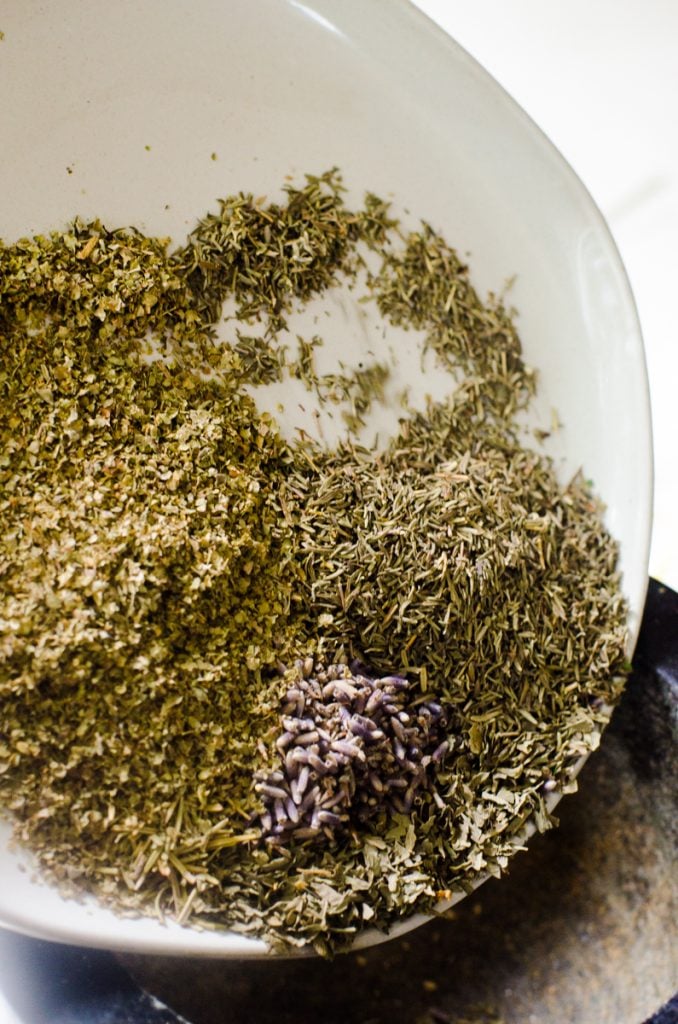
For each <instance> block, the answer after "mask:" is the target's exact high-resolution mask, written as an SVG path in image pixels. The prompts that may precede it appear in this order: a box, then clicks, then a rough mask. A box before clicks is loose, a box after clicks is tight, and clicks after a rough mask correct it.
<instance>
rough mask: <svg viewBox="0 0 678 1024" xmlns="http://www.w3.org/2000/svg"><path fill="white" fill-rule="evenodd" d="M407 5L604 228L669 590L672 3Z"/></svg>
mask: <svg viewBox="0 0 678 1024" xmlns="http://www.w3.org/2000/svg"><path fill="white" fill-rule="evenodd" d="M415 3H416V4H417V6H418V7H419V8H421V10H422V11H424V12H425V13H426V14H428V15H429V16H430V17H431V18H433V19H434V20H435V21H437V22H438V23H439V24H440V25H441V26H442V27H443V28H444V29H445V30H446V31H447V32H449V34H450V35H451V36H453V37H454V38H455V39H456V40H457V42H459V43H460V44H461V45H462V46H463V47H464V48H465V49H466V50H468V51H469V53H471V54H472V55H473V56H474V57H475V58H476V59H477V60H478V61H479V62H480V63H481V64H482V65H483V66H484V67H485V68H486V69H487V70H488V71H489V72H490V73H491V74H492V75H493V76H494V77H495V78H496V79H497V80H498V81H499V82H500V83H501V85H503V86H504V88H505V89H506V90H507V91H508V92H509V93H510V94H511V95H512V96H513V98H514V99H516V100H517V101H518V103H520V105H521V106H522V107H523V108H524V109H525V110H526V111H527V113H528V114H530V116H531V117H532V118H533V120H534V121H536V123H537V124H538V125H539V127H540V128H541V129H542V130H543V131H544V132H546V134H547V135H548V136H549V137H550V139H551V141H552V142H554V143H555V145H556V146H557V147H558V148H559V149H560V151H561V152H562V153H563V155H564V156H565V157H566V159H567V160H568V161H569V162H570V164H571V165H572V166H573V168H574V169H575V171H576V172H577V173H578V175H579V176H580V178H581V179H582V181H583V182H584V184H585V185H586V186H587V188H588V189H589V191H590V192H591V194H592V196H593V198H594V199H595V201H596V203H597V204H598V206H599V207H600V208H601V210H602V212H603V214H604V215H605V217H606V219H607V221H608V224H609V226H610V228H611V230H612V233H613V235H614V237H615V240H616V242H617V245H618V247H619V250H620V252H621V255H622V259H623V260H624V263H625V266H626V270H627V273H628V275H629V278H630V281H631V287H632V289H633V292H634V296H635V300H636V304H637V307H638V313H639V316H640V322H641V326H642V329H643V336H644V340H645V349H646V356H647V363H648V373H649V378H650V396H651V402H652V418H653V429H654V447H655V511H654V529H653V541H652V551H651V556H650V573H651V575H652V576H654V577H655V578H657V579H659V580H661V581H662V582H663V583H666V584H668V585H669V586H672V587H673V588H674V589H678V530H676V525H675V524H676V519H677V518H678V517H677V515H676V509H677V508H678V456H676V437H677V435H678V430H677V429H676V427H677V424H678V0H415ZM619 458H620V459H623V458H624V452H623V451H620V452H619Z"/></svg>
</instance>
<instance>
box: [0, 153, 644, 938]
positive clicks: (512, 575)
mask: <svg viewBox="0 0 678 1024" xmlns="http://www.w3.org/2000/svg"><path fill="white" fill-rule="evenodd" d="M285 194H286V201H285V203H282V204H281V203H270V204H267V203H266V202H265V201H264V200H255V199H254V198H253V197H252V196H247V195H240V196H235V197H230V198H228V199H225V200H223V201H222V202H221V204H220V210H219V213H218V214H216V215H213V214H210V215H208V216H207V217H205V218H204V219H203V220H202V221H201V222H200V223H199V225H198V226H197V228H196V229H195V231H194V232H192V234H191V235H190V236H189V239H188V242H187V244H186V245H185V246H184V247H183V248H181V249H179V250H177V251H170V249H169V243H168V241H167V240H161V239H153V238H147V237H145V236H143V235H142V234H140V233H139V232H136V231H132V230H119V231H109V230H107V229H106V228H105V227H104V226H103V225H102V224H101V223H99V222H94V223H92V224H84V223H81V222H79V221H76V222H75V223H74V224H73V225H72V226H71V228H69V230H68V231H66V232H65V233H54V234H52V235H50V236H48V237H42V236H40V237H36V238H34V239H24V240H21V241H19V242H17V243H15V244H13V245H5V246H2V245H0V345H1V349H0V352H1V356H0V436H1V437H2V452H1V453H0V510H1V513H2V521H3V526H4V529H3V531H2V536H1V537H0V580H1V586H2V591H1V595H0V799H1V800H2V803H3V806H4V807H5V809H6V811H7V812H8V813H10V814H11V815H12V817H13V819H14V822H15V831H16V835H17V836H18V838H19V839H20V840H21V841H23V842H24V843H25V844H26V845H27V846H28V847H29V848H30V849H31V850H33V851H34V853H35V854H36V855H37V857H38V860H39V862H40V864H41V866H42V869H43V871H45V872H46V874H47V875H48V876H49V877H50V878H52V879H53V880H55V881H56V882H58V884H60V885H61V886H62V887H64V888H65V889H67V890H69V891H72V892H77V893H81V892H83V891H91V892H93V893H95V894H96V895H97V897H98V898H99V899H101V900H103V901H105V902H107V903H109V904H110V905H111V906H113V907H115V908H117V909H119V910H121V911H124V912H137V913H138V912H141V913H156V914H159V915H170V916H173V917H175V918H177V919H178V920H179V921H180V922H187V921H190V922H191V923H193V924H196V925H200V926H204V927H219V928H223V927H229V928H234V929H236V930H240V931H242V932H245V933H247V934H254V935H263V936H265V937H266V938H267V939H268V940H269V941H270V942H272V943H273V944H278V943H281V944H283V945H287V946H289V945H290V944H292V945H305V944H312V945H313V947H314V948H315V949H316V950H317V951H318V952H320V953H329V952H331V951H333V950H335V949H340V948H342V947H343V946H346V945H347V944H349V943H350V942H351V941H352V940H353V938H354V936H355V935H356V933H357V932H359V931H360V930H361V929H362V928H364V927H366V926H368V925H369V926H376V927H378V928H382V929H387V928H388V927H389V925H390V924H391V923H393V922H394V921H396V920H397V919H398V918H399V917H401V916H402V915H403V914H408V913H410V912H412V911H414V910H430V909H432V908H433V907H434V905H435V903H436V901H438V900H439V899H441V898H443V897H445V896H447V895H449V894H451V893H452V892H456V891H459V890H460V889H466V888H468V887H469V886H471V885H472V884H474V883H475V882H476V881H477V880H478V879H479V878H480V877H483V876H485V875H487V874H494V875H497V874H499V873H501V871H502V870H503V869H504V868H505V867H506V864H507V862H508V860H509V858H510V856H511V855H512V854H513V853H515V851H516V850H517V849H520V848H521V847H522V845H523V842H524V834H523V829H524V825H525V823H526V822H527V821H528V820H532V821H534V822H535V823H536V825H537V827H538V828H547V827H548V826H549V824H550V817H549V814H548V810H547V807H546V803H545V800H546V798H547V796H548V793H549V792H551V791H552V790H553V789H555V788H558V787H559V788H561V789H565V790H566V789H568V788H572V786H573V783H572V781H571V772H572V769H573V767H574V766H575V764H576V763H577V761H578V759H579V758H580V757H581V755H582V754H584V753H586V752H587V751H588V750H591V749H593V748H594V747H595V745H596V743H597V741H598V737H599V734H600V730H601V729H602V727H603V726H604V724H605V722H606V720H607V716H608V712H609V705H610V704H611V703H613V702H614V700H615V699H616V697H617V696H618V694H619V691H620V687H621V685H622V682H623V675H624V642H625V617H626V609H625V606H624V602H623V599H622V597H621V596H620V591H619V584H618V579H617V575H616V570H615V563H616V547H615V544H614V542H613V541H612V540H611V538H610V537H609V535H608V534H607V532H606V531H605V529H604V527H603V526H602V524H601V518H600V509H599V508H598V506H597V504H596V501H595V499H594V498H593V496H592V494H591V492H590V489H589V488H588V487H587V485H586V484H585V483H584V482H583V481H582V480H581V479H580V478H575V479H574V480H573V481H571V482H570V484H569V485H568V486H567V487H562V486H560V485H559V483H558V481H557V479H556V476H555V473H554V471H553V467H552V466H551V464H550V462H549V460H548V459H547V458H545V457H544V456H543V455H541V454H539V453H537V452H535V451H531V450H529V449H526V448H525V447H524V446H523V444H522V443H521V441H520V437H519V432H518V428H517V426H516V421H515V416H514V414H515V413H516V411H518V410H519V409H522V408H524V407H525V406H526V405H527V404H528V403H529V399H530V396H531V394H532V392H533V390H534V378H533V375H532V373H531V372H530V371H529V370H528V369H527V368H526V367H525V366H524V364H523V361H522V357H521V350H520V342H519V339H518V335H517V333H516V330H515V326H514V323H513V319H512V316H511V314H510V312H509V311H508V310H507V309H506V308H505V306H504V305H503V303H502V301H501V300H499V299H496V298H493V297H492V296H490V298H489V299H488V300H486V301H482V300H481V299H480V297H479V296H478V294H477V293H476V292H475V290H474V289H473V287H472V285H471V283H470V279H469V272H468V268H467V267H466V266H465V265H464V264H463V263H462V262H461V261H460V260H459V258H458V256H457V255H456V253H455V252H454V250H452V249H451V248H450V247H449V246H448V244H447V243H446V242H445V240H444V239H443V238H442V237H441V236H440V235H439V234H437V233H436V232H435V231H434V230H433V229H432V228H431V227H430V226H428V225H426V224H424V225H422V226H421V229H420V230H419V231H415V232H410V233H409V234H402V233H401V231H400V228H399V226H398V223H397V221H396V220H395V218H394V217H393V216H392V215H391V212H390V209H389V206H388V204H386V203H384V202H383V201H382V200H380V199H379V198H378V197H376V196H374V195H372V194H370V193H368V194H367V196H366V197H365V202H364V207H363V208H362V209H361V210H358V211H357V212H353V211H350V210H349V209H348V208H347V207H346V206H345V203H344V199H343V188H342V184H341V179H340V177H339V175H338V174H337V172H336V171H331V172H328V173H327V174H324V175H322V176H320V177H308V178H307V180H306V183H305V184H304V185H303V186H301V187H293V186H291V185H288V186H286V188H285ZM342 282H343V283H348V284H349V285H350V287H351V288H353V289H354V290H355V292H356V294H357V295H358V297H359V298H360V299H361V301H366V302H368V303H370V302H372V303H375V304H376V307H375V308H376V309H377V310H378V311H379V313H380V315H381V316H382V317H383V318H384V321H385V323H387V324H388V323H392V324H396V325H401V326H405V327H408V328H414V329H417V330H420V331H421V332H422V339H423V340H422V344H421V348H422V356H423V355H424V354H425V352H427V351H430V352H433V353H434V354H435V358H436V360H437V362H438V364H439V366H440V370H441V372H447V373H449V375H450V397H449V398H448V399H446V400H445V401H442V402H438V403H434V402H430V403H429V405H428V407H427V408H426V409H425V410H423V411H418V412H416V411H410V410H408V411H407V414H406V415H405V413H404V414H403V418H402V419H401V422H400V428H399V430H398V431H397V432H396V433H395V435H394V436H393V437H391V438H390V440H388V441H387V442H386V443H384V444H381V445H380V446H379V447H375V446H369V445H366V444H365V443H364V442H359V440H358V436H357V432H358V431H359V430H360V429H361V428H363V427H364V425H365V423H366V422H367V417H368V415H369V413H370V411H371V410H372V409H373V408H374V407H375V406H378V405H379V404H381V403H384V402H385V401H386V398H385V395H386V390H385V389H386V385H387V384H388V381H389V377H390V368H389V366H388V365H387V364H385V363H381V362H378V361H375V360H372V361H370V362H366V363H365V364H364V365H361V366H359V367H356V368H351V367H346V366H344V365H343V364H341V362H340V361H338V369H337V371H336V372H333V373H319V372H318V370H317V367H316V355H317V353H318V351H319V350H320V349H321V348H322V346H323V339H322V334H321V333H318V334H316V335H314V337H312V338H311V339H308V338H302V337H298V338H297V341H296V346H295V345H294V343H290V336H289V331H287V330H286V326H287V319H288V317H289V316H290V314H291V313H293V312H294V311H295V310H296V309H297V308H298V306H299V305H300V304H302V305H303V303H304V302H306V301H307V300H309V299H310V298H312V297H313V296H315V295H318V294H321V293H322V292H323V291H324V290H325V289H327V288H328V287H330V286H335V285H337V284H340V283H342ZM226 299H233V300H234V301H235V306H236V319H235V322H233V321H232V320H229V321H227V326H226V330H227V331H230V335H229V338H230V343H228V344H224V343H221V342H219V341H218V340H217V338H216V329H215V325H216V322H217V320H218V319H219V318H220V317H221V315H222V307H223V303H224V301H225V300H226ZM256 321H260V323H259V324H258V325H257V329H256V330H254V325H255V322H256ZM287 379H290V380H292V379H296V380H297V381H300V382H301V383H302V384H303V386H304V387H305V388H306V389H307V390H308V391H309V393H310V394H311V395H312V396H313V400H314V401H316V402H317V403H319V404H321V405H325V406H327V405H328V404H329V406H336V407H337V408H338V409H340V410H341V413H342V417H343V421H344V423H345V425H346V427H347V433H346V436H345V437H344V438H343V439H342V440H341V441H340V442H339V443H337V444H336V445H334V446H333V447H328V446H327V445H324V444H321V443H319V442H315V441H312V440H311V439H310V438H309V437H308V436H306V435H305V434H303V433H302V435H301V437H299V438H297V439H296V440H294V441H288V440H285V439H284V438H283V437H282V436H281V434H280V433H279V431H278V427H277V424H276V422H275V420H274V419H273V417H272V416H270V415H268V414H267V413H265V412H263V411H261V410H260V409H259V408H258V406H257V403H256V400H255V398H256V390H255V389H256V387H258V386H259V385H266V384H270V383H271V382H278V383H280V382H284V381H285V380H287ZM252 394H254V395H255V398H252V397H251V396H252ZM361 436H362V435H361Z"/></svg>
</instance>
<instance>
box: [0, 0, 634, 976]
mask: <svg viewBox="0 0 678 1024" xmlns="http://www.w3.org/2000/svg"><path fill="white" fill-rule="evenodd" d="M1 27H2V29H3V31H4V34H5V37H4V41H3V43H2V54H1V56H2V61H1V62H0V90H1V92H2V95H3V96H4V97H5V103H4V104H3V105H2V110H0V134H1V136H2V139H3V149H4V153H5V159H4V160H3V161H2V162H0V194H1V195H2V196H3V197H4V203H3V204H2V208H0V236H1V237H2V238H3V239H4V240H5V241H6V242H9V241H12V240H14V239H15V238H17V237H19V236H22V235H26V234H33V233H38V232H44V231H48V230H49V229H51V228H54V227H59V226H62V225H64V224H65V223H66V222H67V221H69V220H70V219H72V217H73V216H74V215H75V214H78V215H80V216H81V217H83V218H93V217H96V216H98V217H101V218H102V219H103V220H104V222H105V223H106V225H107V226H109V227H117V226H122V225H130V224H134V225H136V226H138V227H139V228H142V229H143V230H144V231H146V232H148V233H153V234H158V235H163V236H164V235H170V236H172V238H173V239H174V240H175V241H176V242H177V243H181V242H182V241H183V239H184V237H185V235H186V233H187V231H188V230H190V228H191V227H192V226H193V225H194V224H195V222H196V220H197V218H198V217H199V216H201V215H202V214H203V213H205V212H206V211H207V210H209V209H214V207H215V200H216V199H217V197H219V196H223V195H227V194H231V193H233V192H237V191H240V190H243V191H247V192H253V193H254V194H255V195H259V194H263V195H267V196H269V197H273V196H274V195H275V194H276V193H277V191H278V190H279V188H280V185H281V184H282V183H283V181H284V179H285V177H286V176H287V175H290V176H292V177H293V178H295V179H297V180H300V179H301V178H302V176H303V174H304V173H305V172H311V173H321V172H323V171H324V170H327V169H329V168H330V167H333V166H336V167H338V168H340V170H341V171H342V173H343V176H344V180H345V183H346V185H347V186H348V189H349V201H351V200H355V201H356V202H359V201H360V199H361V197H362V193H363V191H364V190H366V189H369V190H371V191H374V192H377V193H380V194H382V195H384V196H386V197H393V199H394V202H395V204H396V208H397V209H398V210H399V211H402V210H409V211H410V212H411V215H412V217H413V218H414V219H416V220H418V219H420V218H421V219H424V220H427V221H429V222H430V223H431V224H432V225H434V226H435V227H436V228H439V229H440V230H441V231H442V232H443V233H444V235H445V236H446V238H447V239H448V240H449V241H450V242H451V244H453V245H455V246H456V247H457V248H458V249H459V251H460V252H462V253H468V254H469V260H470V265H471V270H472V276H473V280H474V282H475V284H476V286H477V288H478V289H479V291H480V292H481V293H485V292H487V291H488V290H494V291H499V290H501V289H502V287H503V286H504V284H505V283H506V281H507V280H508V279H509V278H511V277H513V276H514V275H515V278H516V279H515V284H514V285H513V288H512V291H511V293H510V295H511V301H512V303H513V304H514V305H515V306H516V307H517V309H518V311H519V319H518V324H519V329H520V333H521V337H522V340H523V345H524V351H525V356H526V360H527V362H528V363H529V364H531V365H532V366H534V367H536V368H537V369H538V372H539V396H538V400H537V401H536V403H535V405H534V408H533V410H532V413H531V416H532V417H533V420H534V422H535V423H539V424H540V425H542V426H546V427H548V425H549V423H550V422H551V410H552V409H555V410H557V413H558V417H559V419H560V421H561V422H562V424H563V426H562V428H561V429H560V430H558V431H557V432H556V433H555V434H554V435H553V437H552V438H551V439H550V441H549V442H548V444H549V449H548V450H549V451H550V453H551V454H552V455H553V456H554V458H555V459H556V460H557V463H558V466H559V469H560V472H561V473H562V475H563V478H565V477H567V476H568V475H570V474H572V473H573V472H575V471H576V470H577V469H579V468H580V467H582V468H583V470H584V472H585V474H586V476H587V477H590V478H591V479H592V480H593V481H594V484H595V488H596V490H597V492H598V493H599V494H600V496H601V497H602V498H603V500H604V502H605V504H606V506H607V513H606V518H607V523H608V526H609V528H610V530H611V531H612V533H613V534H614V536H615V537H616V538H617V539H618V540H619V542H620V545H621V568H622V571H623V581H624V582H623V585H624V591H625V593H626V596H627V598H628V601H629V604H630V608H631V623H630V630H631V635H632V638H633V637H635V634H636V632H637V628H638V624H639V621H640V613H641V610H642V605H643V602H644V596H645V588H646V581H647V563H648V546H649V531H650V506H651V442H650V426H649V410H648V399H647V384H646V375H645V365H644V357H643V350H642V342H641V338H640V332H639V327H638V323H637V319H636V315H635V310H634V306H633V301H632V298H631V295H630V292H629V288H628V284H627V281H626V277H625V274H624V271H623V268H622V266H621V263H620V260H619V257H618V254H617V252H616V249H615V247H614V244H613V242H612V240H611V238H610V235H609V233H608V231H607V229H606V227H605V225H604V223H603V220H602V218H601V216H600V215H599V213H598V212H597V210H596V208H595V206H594V204H593V202H592V201H591V199H590V197H589V196H588V194H587V193H586V191H585V189H584V188H583V187H582V185H581V183H580V182H579V181H578V180H577V178H576V177H575V175H574V174H573V172H572V171H571V170H570V169H569V167H568V166H567V165H566V164H565V162H564V161H563V159H562V158H561V156H560V155H559V154H558V153H557V151H556V150H555V149H554V148H553V147H552V146H551V145H550V143H549V142H548V140H547V139H546V138H545V137H544V136H543V135H542V134H541V133H540V131H539V130H538V129H537V128H536V127H535V126H534V125H533V124H532V122H531V121H530V120H529V119H528V118H527V116H526V115H525V114H524V113H523V112H522V111H521V110H520V109H519V108H518V107H517V106H516V105H515V104H514V103H513V102H512V101H511V100H510V99H509V97H507V96H506V94H505V93H504V92H503V91H502V90H501V89H500V88H499V87H498V86H497V85H496V83H494V82H493V80H492V79H491V78H490V77H489V76H488V75H487V74H486V73H485V72H484V71H483V70H482V69H481V68H480V67H479V66H478V65H477V64H476V63H475V62H474V61H473V60H472V59H471V58H470V57H469V56H468V55H467V54H466V53H464V52H463V51H462V50H461V49H460V48H459V47H458V46H456V45H455V44H454V43H453V42H452V41H451V40H449V39H448V38H447V37H445V36H444V35H443V34H442V33H441V32H440V31H439V30H438V29H436V28H435V27H434V26H433V24H432V23H430V22H429V21H427V19H426V18H424V17H423V16H422V15H421V14H420V13H419V12H418V11H417V10H416V9H415V8H414V7H413V6H411V5H410V4H408V3H407V2H406V0H395V2H394V0H372V2H371V3H370V4H364V3H362V2H360V0H344V2H342V3H341V4H337V3H335V2H333V0H309V2H308V3H301V2H298V0H258V2H257V3H256V4H253V3H251V2H250V0H229V2H228V3H224V2H223V0H192V2H190V3H189V2H188V0H170V2H168V0H146V2H145V3H144V4H136V3H134V2H133V0H120V2H118V3H116V4H103V3H98V4H92V3H91V2H89V0H71V3H70V4H69V6H68V12H67V14H66V15H64V11H63V9H62V8H59V7H58V5H47V6H45V5H43V4H42V3H40V2H38V0H7V2H6V3H5V5H4V7H3V22H2V26H1ZM213 154H214V157H213ZM335 312H336V316H335V317H334V318H333V326H332V332H333V335H332V337H333V338H334V340H335V341H336V344H337V345H338V346H347V350H348V349H350V348H351V347H352V351H353V352H355V353H356V354H357V353H359V352H360V351H361V348H364V346H365V344H368V343H369V344H375V342H374V334H370V333H369V331H370V325H369V323H367V324H365V323H364V322H363V321H362V320H361V319H360V317H358V316H357V315H356V312H355V310H354V309H347V307H346V304H345V300H343V299H342V300H341V303H340V305H339V307H337V310H335ZM341 350H342V351H343V349H341ZM407 353H408V350H407V346H405V350H404V355H403V356H402V358H401V360H400V363H399V372H400V374H401V376H402V378H403V379H404V380H408V379H410V378H412V379H413V380H414V379H415V378H416V386H417V387H418V388H419V394H420V395H423V394H424V393H425V392H427V391H435V389H436V386H437V382H436V379H435V377H433V378H426V379H424V378H421V375H420V374H419V371H418V369H416V366H415V362H414V360H415V357H414V355H413V352H410V353H409V355H408V354H407ZM8 834H9V832H8V828H7V826H6V825H4V824H3V825H0V877H1V878H2V880H3V882H2V889H1V890H0V923H2V924H4V925H6V926H8V927H13V928H17V929H20V930H24V931H27V932H31V933H34V934H38V935H42V936H45V937H51V938H56V939H62V940H64V941H70V942H75V943H82V944H91V945H102V946H108V947H112V948H125V949H136V950H140V951H141V950H143V951H158V952H166V953H174V952H176V953H190V954H193V955H201V954H204V955H216V956H230V955H234V956H243V955H248V956H251V955H266V949H265V947H264V945H263V944H262V943H259V942H255V941H253V940H247V939H243V938H242V937H239V936H237V935H235V934H231V933H224V932H214V933H210V932H199V931H195V930H190V929H182V928H179V927H176V926H166V927H165V926H161V925H160V924H158V923H157V922H156V921H154V920H146V919H143V920H131V919H129V920H128V919H124V920H121V919H119V918H117V917H115V916H114V915H112V914H111V913H110V912H108V911H106V910H104V909H102V908H101V907H97V906H95V905H90V904H87V903H83V904H79V903H74V902H71V901H65V900H63V899H62V898H61V897H60V896H59V895H58V894H57V893H56V892H54V891H53V890H52V889H50V888H48V887H46V886H44V885H41V884H40V883H39V882H37V881H35V880H34V879H33V878H32V876H31V871H30V866H29V865H28V861H27V860H26V858H25V857H24V856H23V855H21V854H17V853H16V852H15V851H12V850H11V849H10V847H9V845H8ZM411 923H412V922H410V924H411ZM407 926H408V924H407V923H405V924H404V925H403V927H407ZM378 940H379V936H377V935H376V933H374V934H373V935H370V934H368V935H366V936H364V937H363V940H362V941H363V944H364V943H365V942H370V941H378Z"/></svg>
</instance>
